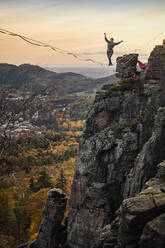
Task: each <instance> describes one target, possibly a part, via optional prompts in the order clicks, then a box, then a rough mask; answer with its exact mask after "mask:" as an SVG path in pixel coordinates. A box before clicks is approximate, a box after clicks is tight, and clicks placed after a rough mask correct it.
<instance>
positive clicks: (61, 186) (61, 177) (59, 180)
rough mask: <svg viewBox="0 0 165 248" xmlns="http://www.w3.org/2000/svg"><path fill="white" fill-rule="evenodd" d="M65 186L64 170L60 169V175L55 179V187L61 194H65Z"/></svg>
mask: <svg viewBox="0 0 165 248" xmlns="http://www.w3.org/2000/svg"><path fill="white" fill-rule="evenodd" d="M66 186H67V180H66V177H65V175H64V170H63V169H61V170H60V175H59V177H58V178H57V181H56V185H55V187H56V188H59V189H61V190H62V192H63V193H65V192H66Z"/></svg>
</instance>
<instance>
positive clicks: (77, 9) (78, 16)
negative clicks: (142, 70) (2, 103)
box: [0, 0, 165, 66]
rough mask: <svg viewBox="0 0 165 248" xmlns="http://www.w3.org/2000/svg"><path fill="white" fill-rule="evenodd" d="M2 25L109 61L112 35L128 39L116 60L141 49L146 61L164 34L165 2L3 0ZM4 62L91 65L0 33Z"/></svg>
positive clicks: (118, 48)
mask: <svg viewBox="0 0 165 248" xmlns="http://www.w3.org/2000/svg"><path fill="white" fill-rule="evenodd" d="M0 10H1V11H0V28H3V29H7V30H9V31H12V32H15V33H18V34H22V35H24V36H27V37H30V38H33V39H36V40H39V41H43V42H46V43H49V44H50V45H53V46H56V47H59V48H61V49H65V50H68V51H70V52H76V53H79V54H81V55H83V56H85V58H92V59H94V60H97V61H100V62H102V63H107V57H106V42H105V40H104V35H103V34H104V32H106V34H107V37H108V38H110V37H114V39H115V41H120V40H124V42H123V43H122V44H120V45H119V46H116V47H115V53H114V56H113V61H114V62H115V59H116V57H117V56H120V55H122V54H126V53H134V52H137V53H139V56H140V58H141V59H142V60H143V61H145V62H146V60H147V58H148V56H149V54H150V52H151V50H152V49H153V47H154V46H155V45H157V44H161V43H162V40H163V39H164V38H165V25H164V23H165V0H136V1H135V0H90V1H89V0H27V1H23V0H0ZM0 45H1V52H0V63H4V62H5V63H11V64H17V65H19V64H22V63H31V64H38V65H56V66H58V65H81V64H83V65H87V66H88V65H90V63H89V62H88V63H87V62H82V61H77V60H76V59H75V58H73V57H71V56H67V55H64V54H57V53H55V52H53V51H52V50H50V49H48V48H40V47H35V46H32V45H30V44H28V43H26V42H24V41H22V40H21V39H19V38H16V37H12V36H7V35H4V34H0Z"/></svg>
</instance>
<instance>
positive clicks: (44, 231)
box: [30, 46, 165, 248]
mask: <svg viewBox="0 0 165 248" xmlns="http://www.w3.org/2000/svg"><path fill="white" fill-rule="evenodd" d="M137 59H138V55H137V54H130V55H125V56H123V57H121V58H118V60H117V72H118V75H117V76H118V82H117V83H115V84H114V85H112V84H111V85H106V86H104V87H103V88H102V90H101V91H99V92H97V94H96V98H95V101H94V104H93V106H92V107H91V109H90V111H89V113H88V116H87V121H86V128H85V131H84V135H83V140H82V143H81V145H80V154H79V156H78V159H77V165H76V171H75V176H74V181H73V185H72V193H71V196H70V199H69V216H68V220H67V241H66V242H65V240H66V236H65V235H66V232H65V230H63V229H62V228H61V221H62V218H63V214H64V210H65V205H66V198H65V196H64V195H63V194H61V193H60V192H57V191H54V190H53V191H50V192H49V194H48V199H47V203H46V207H45V218H44V220H43V222H42V224H41V228H40V231H39V235H38V237H37V241H36V242H34V243H33V244H31V246H30V247H31V248H33V247H34V248H56V247H63V248H64V247H65V248H164V247H165V47H163V46H156V47H155V49H154V50H153V51H152V53H151V55H150V58H149V63H148V68H147V70H146V71H145V72H142V73H140V74H139V73H137V72H136V64H137ZM52 203H53V204H52ZM63 235H64V236H63Z"/></svg>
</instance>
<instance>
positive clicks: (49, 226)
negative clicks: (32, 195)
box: [30, 189, 67, 248]
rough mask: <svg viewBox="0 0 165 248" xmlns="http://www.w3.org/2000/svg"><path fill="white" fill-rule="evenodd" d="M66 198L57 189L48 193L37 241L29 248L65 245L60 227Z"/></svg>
mask: <svg viewBox="0 0 165 248" xmlns="http://www.w3.org/2000/svg"><path fill="white" fill-rule="evenodd" d="M66 202H67V198H66V197H65V195H64V194H62V192H61V191H60V190H59V189H52V190H50V191H49V192H48V196H47V201H46V204H45V210H44V214H45V217H44V219H43V221H42V223H41V226H40V230H39V233H38V236H37V240H36V241H35V242H33V243H32V244H31V245H30V248H57V247H59V245H60V244H61V245H62V244H63V243H65V239H66V237H64V235H63V233H64V232H63V228H62V225H61V222H62V219H63V217H64V212H65V209H66Z"/></svg>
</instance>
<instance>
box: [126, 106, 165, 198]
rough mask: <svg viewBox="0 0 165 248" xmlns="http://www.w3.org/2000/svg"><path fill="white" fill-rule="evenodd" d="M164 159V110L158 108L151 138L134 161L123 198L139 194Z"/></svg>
mask: <svg viewBox="0 0 165 248" xmlns="http://www.w3.org/2000/svg"><path fill="white" fill-rule="evenodd" d="M164 158H165V108H160V109H159V110H158V112H157V116H156V118H155V128H154V130H153V134H152V136H151V138H150V139H149V140H148V141H147V142H146V143H145V145H144V146H143V149H142V151H141V152H140V153H139V154H138V156H137V159H136V160H135V164H134V167H133V168H132V169H131V171H130V173H129V175H128V176H127V180H126V183H125V189H124V198H128V197H132V196H135V195H136V194H137V193H139V192H140V191H141V190H142V188H143V186H144V184H145V182H146V181H147V180H148V179H149V178H151V177H153V176H154V175H155V174H156V171H157V164H158V163H159V162H161V161H162V160H163V159H164Z"/></svg>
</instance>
